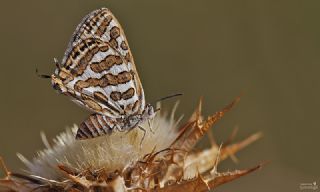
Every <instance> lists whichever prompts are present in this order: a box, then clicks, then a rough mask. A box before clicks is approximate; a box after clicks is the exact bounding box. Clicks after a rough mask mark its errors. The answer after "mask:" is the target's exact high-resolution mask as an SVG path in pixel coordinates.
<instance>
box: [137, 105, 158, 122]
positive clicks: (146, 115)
mask: <svg viewBox="0 0 320 192" xmlns="http://www.w3.org/2000/svg"><path fill="white" fill-rule="evenodd" d="M155 115H156V113H155V111H154V109H153V106H152V105H151V104H149V103H148V104H146V108H145V109H144V112H143V114H142V116H141V118H142V119H152V118H154V116H155Z"/></svg>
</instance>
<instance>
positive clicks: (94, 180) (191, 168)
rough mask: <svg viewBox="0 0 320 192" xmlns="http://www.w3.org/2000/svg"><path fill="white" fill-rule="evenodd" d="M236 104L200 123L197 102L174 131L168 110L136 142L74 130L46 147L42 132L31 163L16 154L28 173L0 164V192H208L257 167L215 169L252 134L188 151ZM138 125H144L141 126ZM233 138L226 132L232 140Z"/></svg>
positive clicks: (134, 135) (131, 137) (127, 136)
mask: <svg viewBox="0 0 320 192" xmlns="http://www.w3.org/2000/svg"><path fill="white" fill-rule="evenodd" d="M238 100H239V98H237V99H236V100H235V101H234V102H232V103H231V104H230V105H228V106H227V107H225V108H224V109H222V110H221V111H219V112H217V113H215V114H214V115H212V116H209V117H208V118H207V119H206V120H204V119H203V117H202V115H201V106H202V101H201V100H200V103H199V106H198V108H197V109H196V110H195V112H194V113H193V115H192V116H191V118H190V119H189V121H187V122H186V123H185V124H184V125H183V126H181V127H180V128H179V127H178V124H179V121H180V119H181V118H179V120H175V118H174V113H175V109H176V107H177V105H176V106H175V107H174V109H173V110H172V113H171V115H170V117H168V115H166V114H157V116H156V117H155V118H154V120H153V122H152V126H151V127H152V129H146V130H147V134H146V137H145V138H144V140H143V141H142V144H141V143H140V142H141V139H142V136H143V132H142V131H140V130H139V129H133V130H132V131H130V132H129V133H123V132H116V133H113V134H111V135H108V136H103V137H98V138H95V139H90V140H84V141H78V140H75V138H74V132H75V130H76V129H77V126H74V127H73V128H72V129H68V130H67V131H65V132H64V133H62V134H60V135H59V136H57V137H56V138H55V139H54V140H53V144H52V145H50V144H49V142H48V141H47V139H46V138H45V136H44V134H42V139H43V142H44V144H45V145H46V147H47V148H46V149H45V150H43V151H40V152H39V153H38V155H37V157H35V158H34V159H33V160H32V161H29V160H27V159H26V158H24V157H23V156H22V155H21V154H18V156H19V158H20V159H21V160H22V161H23V162H24V163H25V165H26V166H27V168H28V171H29V173H28V175H24V174H17V173H11V172H9V171H8V170H7V168H6V167H5V166H4V164H3V163H2V165H3V167H4V168H3V169H4V171H5V172H6V175H7V176H6V178H4V179H2V180H0V191H70V192H71V191H72V192H74V191H117V192H118V191H119V192H120V191H164V192H168V191H178V192H179V191H184V192H188V191H208V190H210V189H214V188H216V187H217V186H219V185H221V184H224V183H227V182H230V181H232V180H234V179H237V178H239V177H241V176H243V175H246V174H248V173H250V172H252V171H254V170H257V169H258V168H260V167H261V165H258V166H255V167H253V168H250V169H246V170H235V171H232V172H222V173H219V172H218V171H217V165H218V163H220V162H221V161H222V160H224V159H226V158H228V157H232V158H234V154H235V153H236V152H238V151H239V150H240V149H242V148H244V147H246V146H247V145H248V144H250V143H252V142H253V141H255V140H257V139H258V138H260V136H261V134H260V133H257V134H254V135H252V136H250V137H248V138H247V139H245V140H243V141H242V142H239V143H235V144H232V145H231V144H229V142H227V143H226V144H225V145H223V146H222V145H220V146H218V145H217V144H216V143H215V142H214V141H213V139H212V146H211V147H210V148H208V149H204V150H203V151H199V152H194V151H193V148H194V146H195V144H196V143H197V142H198V141H199V140H200V139H201V138H202V137H203V136H204V135H205V134H206V133H207V132H208V131H209V130H210V128H211V127H212V126H213V125H214V124H215V123H216V122H217V121H218V120H219V119H220V118H221V117H222V116H223V115H224V114H225V113H226V112H227V111H229V110H230V109H231V108H232V107H233V105H234V104H235V103H236V102H237V101H238ZM142 126H144V127H148V126H147V124H143V125H142ZM233 136H234V134H232V137H233Z"/></svg>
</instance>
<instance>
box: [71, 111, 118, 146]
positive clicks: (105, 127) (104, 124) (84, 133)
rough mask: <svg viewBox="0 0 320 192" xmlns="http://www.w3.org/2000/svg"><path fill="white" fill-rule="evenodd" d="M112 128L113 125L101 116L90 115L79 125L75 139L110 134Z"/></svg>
mask: <svg viewBox="0 0 320 192" xmlns="http://www.w3.org/2000/svg"><path fill="white" fill-rule="evenodd" d="M113 126H114V124H113V123H112V122H111V121H109V120H108V119H107V118H106V117H105V116H103V115H100V114H93V115H90V117H89V118H88V119H87V120H85V121H84V122H82V123H81V124H80V126H79V129H78V131H77V134H76V139H79V140H83V139H89V138H94V137H98V136H102V135H106V134H110V133H111V132H112V129H113Z"/></svg>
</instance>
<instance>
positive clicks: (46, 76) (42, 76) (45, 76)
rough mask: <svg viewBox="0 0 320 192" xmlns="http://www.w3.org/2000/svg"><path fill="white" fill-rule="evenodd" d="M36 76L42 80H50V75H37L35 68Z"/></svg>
mask: <svg viewBox="0 0 320 192" xmlns="http://www.w3.org/2000/svg"><path fill="white" fill-rule="evenodd" d="M36 75H37V76H38V77H39V78H43V79H50V78H51V76H50V75H45V74H39V71H38V68H36Z"/></svg>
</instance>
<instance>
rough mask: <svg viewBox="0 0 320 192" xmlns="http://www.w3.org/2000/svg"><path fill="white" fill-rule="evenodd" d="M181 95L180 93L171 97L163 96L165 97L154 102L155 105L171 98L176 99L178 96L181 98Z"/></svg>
mask: <svg viewBox="0 0 320 192" xmlns="http://www.w3.org/2000/svg"><path fill="white" fill-rule="evenodd" d="M181 95H183V94H182V93H176V94H173V95H168V96H165V97H162V98H160V99H158V100H156V101H155V103H157V102H159V101H163V100H167V99H171V98H173V97H178V96H181Z"/></svg>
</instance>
